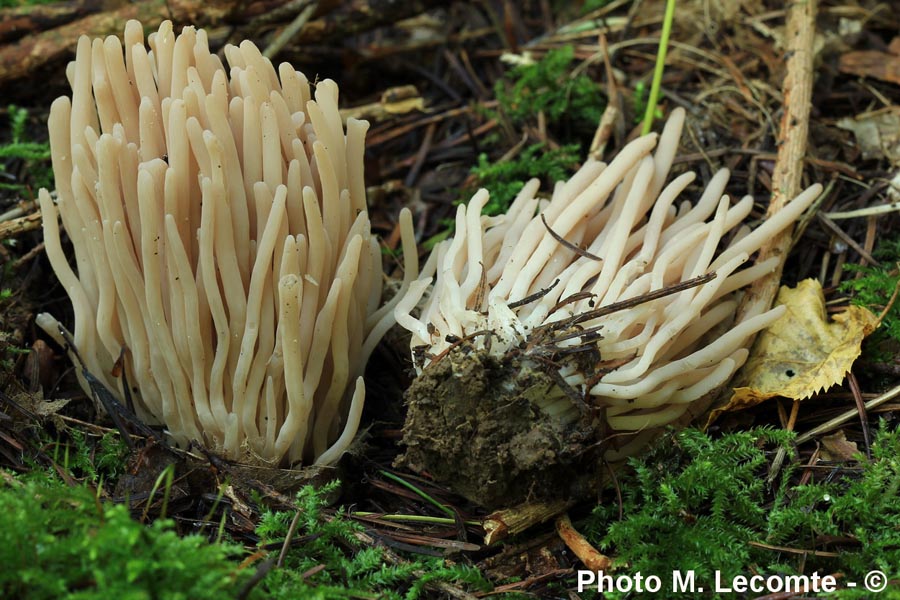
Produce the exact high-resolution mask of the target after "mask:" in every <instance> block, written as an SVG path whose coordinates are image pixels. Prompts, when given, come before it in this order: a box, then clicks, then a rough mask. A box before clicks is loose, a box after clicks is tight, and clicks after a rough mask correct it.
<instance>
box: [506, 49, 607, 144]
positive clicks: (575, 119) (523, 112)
mask: <svg viewBox="0 0 900 600" xmlns="http://www.w3.org/2000/svg"><path fill="white" fill-rule="evenodd" d="M574 59H575V50H574V49H573V47H572V46H562V47H560V48H555V49H553V50H550V51H549V52H547V54H546V55H545V56H544V57H543V58H542V59H541V60H539V61H536V62H534V63H531V64H526V65H519V66H516V67H514V68H513V69H512V70H511V71H510V72H509V73H507V75H506V77H505V78H504V79H501V80H500V81H498V82H497V83H496V85H495V86H494V93H495V95H496V97H497V100H498V102H499V103H500V107H501V110H502V112H503V114H505V115H506V117H507V118H509V120H510V121H511V122H512V123H513V124H514V125H521V124H523V123H526V122H528V121H530V120H534V119H535V118H536V116H537V114H538V112H543V113H544V115H545V116H546V117H547V120H548V121H549V122H550V123H551V124H555V125H563V126H566V127H569V128H570V129H571V130H575V131H578V132H580V133H583V134H586V135H582V136H581V137H585V138H586V139H587V140H590V138H591V137H592V136H593V132H594V129H595V128H596V127H597V123H599V122H600V117H601V116H602V114H603V109H604V107H605V106H606V103H605V100H604V98H603V96H602V94H601V93H600V88H599V86H598V85H597V84H596V83H595V82H594V81H593V80H592V79H591V78H590V77H588V76H587V75H585V74H584V73H583V72H582V73H579V74H574V73H573V72H572V66H571V64H572V62H573V61H574Z"/></svg>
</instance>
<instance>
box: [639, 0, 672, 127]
mask: <svg viewBox="0 0 900 600" xmlns="http://www.w3.org/2000/svg"><path fill="white" fill-rule="evenodd" d="M674 18H675V0H666V14H665V16H664V17H663V28H662V34H660V37H659V50H658V51H657V53H656V67H655V68H654V70H653V84H652V85H651V86H650V98H648V99H647V110H646V112H645V113H644V128H643V129H642V131H641V133H642V134H643V135H647V134H648V133H650V128H651V127H653V115H654V113H656V105H657V103H659V88H660V87H661V86H662V76H663V71H664V70H665V64H666V52H667V51H668V49H669V35H670V34H671V33H672V21H673V20H674Z"/></svg>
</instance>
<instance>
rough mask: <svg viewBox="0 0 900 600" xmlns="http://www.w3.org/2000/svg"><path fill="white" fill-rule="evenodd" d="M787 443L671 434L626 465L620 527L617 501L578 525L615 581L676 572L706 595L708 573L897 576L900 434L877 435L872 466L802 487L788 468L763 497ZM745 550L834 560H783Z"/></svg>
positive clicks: (763, 435)
mask: <svg viewBox="0 0 900 600" xmlns="http://www.w3.org/2000/svg"><path fill="white" fill-rule="evenodd" d="M790 439H791V434H789V433H787V432H784V431H775V430H771V429H757V430H753V431H748V432H740V433H733V434H728V435H725V436H723V437H722V438H720V439H717V440H713V439H711V438H710V437H708V436H707V435H705V434H704V433H702V432H700V431H697V430H685V431H682V432H680V433H677V434H672V435H670V436H668V437H667V438H666V439H665V440H664V441H663V442H662V443H660V444H657V446H656V447H655V449H654V450H651V451H650V452H649V453H648V454H647V455H646V456H644V457H642V458H640V459H633V460H632V461H631V466H632V467H633V469H634V471H633V473H632V474H630V475H628V476H626V477H624V478H623V479H620V481H619V487H620V489H621V490H622V502H623V504H622V507H621V509H622V512H623V515H624V516H623V518H622V519H619V518H618V515H619V510H620V507H619V505H618V504H617V503H616V502H614V501H613V502H610V503H606V504H602V505H600V506H598V507H597V508H596V509H595V510H594V513H593V515H592V516H591V517H590V518H589V519H587V521H586V522H584V523H583V524H582V527H584V528H585V529H586V531H587V532H588V535H589V537H590V538H591V539H592V540H593V542H594V543H596V544H597V545H598V546H599V547H600V548H602V549H603V550H605V551H606V552H609V553H611V554H612V555H613V556H614V557H615V562H616V564H617V565H618V568H619V571H617V573H631V574H634V573H637V572H638V571H640V572H641V573H643V574H644V575H645V576H646V575H650V574H654V575H657V576H660V577H661V578H662V579H663V581H671V573H672V572H673V571H674V570H680V571H682V572H685V571H686V570H687V569H693V570H694V571H695V574H696V578H697V583H698V585H701V586H704V587H705V588H706V590H708V591H709V590H711V588H712V582H713V575H714V571H715V570H719V571H721V573H722V576H721V577H722V580H723V581H730V580H731V578H732V577H734V576H737V575H745V576H749V575H751V574H756V573H761V574H785V575H787V574H800V573H805V574H811V573H813V572H814V571H818V572H819V573H820V574H821V575H825V574H831V573H835V572H839V571H840V572H842V573H844V580H845V581H855V582H860V585H861V582H862V581H863V577H864V576H865V574H866V573H867V572H868V571H870V570H872V569H881V570H883V571H884V572H885V573H886V574H887V575H888V577H889V578H890V579H893V580H895V581H896V580H897V579H898V578H900V566H898V565H900V498H898V487H900V433H898V432H897V431H888V430H887V428H886V427H884V426H882V428H881V430H880V431H879V433H878V435H877V436H876V439H875V442H874V444H873V446H872V451H873V457H872V460H871V461H870V462H867V461H862V459H860V460H861V461H862V462H861V463H860V464H859V465H849V466H848V467H845V468H842V469H837V470H835V472H834V473H832V474H831V476H829V477H826V478H824V480H823V481H821V482H818V481H816V482H812V483H808V484H806V485H802V486H799V485H796V484H795V483H793V482H794V481H795V479H794V477H793V475H794V470H793V469H792V468H790V467H787V468H785V469H783V470H782V472H781V474H780V476H779V479H778V481H777V482H776V483H775V484H774V485H773V487H772V488H771V489H770V488H769V486H768V485H767V484H766V475H767V468H768V465H769V463H770V461H771V453H772V452H774V451H775V450H777V448H779V447H784V448H788V447H789V444H790ZM839 473H840V475H837V474H839ZM835 475H837V476H835ZM828 540H838V541H839V542H840V543H836V542H833V543H830V544H829V543H828ZM751 542H758V543H762V544H768V545H771V546H780V547H786V548H793V549H798V550H803V549H807V550H827V551H829V552H837V554H838V556H837V557H836V558H833V557H829V556H815V555H813V554H812V553H810V554H804V553H802V552H797V553H790V552H779V551H777V550H773V549H768V548H762V547H760V546H758V545H752V544H751ZM861 592H865V590H864V589H863V590H853V589H846V590H842V591H840V592H839V593H838V596H839V597H848V598H849V597H863V596H864V595H865V594H863V596H860V595H859V594H860V593H861ZM891 592H892V589H889V590H887V592H885V594H890V593H891ZM606 597H608V598H614V597H620V596H616V595H615V594H608V595H607V596H606ZM668 597H677V594H670V595H668ZM681 597H685V598H690V597H697V594H696V593H693V594H683V595H682V596H681ZM879 597H890V596H889V595H882V596H879Z"/></svg>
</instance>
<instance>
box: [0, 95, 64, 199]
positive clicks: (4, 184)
mask: <svg viewBox="0 0 900 600" xmlns="http://www.w3.org/2000/svg"><path fill="white" fill-rule="evenodd" d="M7 116H8V119H9V140H10V141H9V142H7V143H5V144H0V190H12V191H13V192H14V193H18V194H22V193H23V192H25V191H26V190H28V189H31V190H37V189H39V188H42V187H46V188H51V187H53V172H52V170H51V168H50V144H48V143H46V142H35V141H33V140H31V139H29V137H28V135H27V133H26V131H25V128H26V125H27V123H28V117H29V113H28V111H27V110H26V109H24V108H20V107H18V106H14V105H10V106H9V108H8V109H7ZM18 161H24V163H25V168H24V169H23V172H24V173H25V177H24V178H23V180H21V181H16V178H15V177H13V176H11V175H9V174H8V169H9V168H11V165H12V164H13V163H16V162H18ZM9 180H12V181H16V182H15V183H8V181H9ZM32 195H34V194H32Z"/></svg>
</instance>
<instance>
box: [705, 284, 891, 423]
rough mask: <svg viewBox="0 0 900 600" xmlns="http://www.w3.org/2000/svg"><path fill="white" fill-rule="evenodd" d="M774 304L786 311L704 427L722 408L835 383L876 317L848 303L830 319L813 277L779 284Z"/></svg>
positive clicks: (806, 393) (799, 395)
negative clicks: (732, 391)
mask: <svg viewBox="0 0 900 600" xmlns="http://www.w3.org/2000/svg"><path fill="white" fill-rule="evenodd" d="M776 303H777V304H783V305H785V306H786V307H787V312H786V313H785V314H784V316H783V317H781V318H780V319H779V320H777V321H775V322H774V323H772V325H770V326H769V327H768V329H766V330H764V331H763V332H762V333H760V335H759V336H758V337H757V339H756V343H755V344H754V345H753V348H752V349H751V351H750V358H749V359H748V360H747V362H746V364H745V365H744V367H743V368H742V369H741V371H740V372H739V373H738V376H737V379H736V380H735V389H734V394H733V395H732V397H731V399H730V400H729V401H728V402H727V403H726V405H725V406H722V407H718V408H715V409H714V410H713V411H712V413H711V414H710V416H709V420H708V421H707V426H709V425H710V424H711V423H712V422H713V421H715V420H716V419H717V418H718V417H719V416H720V415H721V414H723V413H726V412H733V411H737V410H741V409H744V408H749V407H751V406H755V405H757V404H759V403H760V402H762V401H764V400H768V399H769V398H774V397H776V396H783V397H786V398H792V399H794V400H803V399H805V398H808V397H810V396H812V395H813V394H815V393H816V392H818V391H820V390H825V389H828V388H830V387H831V386H832V385H834V384H836V383H840V382H841V381H843V379H844V375H845V374H846V373H847V371H849V370H850V367H851V366H852V365H853V361H854V360H856V358H857V357H858V356H859V354H860V351H861V344H862V341H863V338H865V337H866V336H867V335H869V334H870V333H871V332H872V331H874V329H875V327H876V325H877V317H876V316H875V315H874V314H872V313H871V312H870V311H869V310H867V309H865V308H863V307H861V306H850V307H848V308H847V310H845V311H844V312H842V313H839V314H836V315H834V316H833V318H832V320H831V321H830V322H829V320H828V316H827V314H826V312H825V297H824V296H823V295H822V286H821V285H820V284H819V282H818V281H816V280H814V279H807V280H804V281H801V282H800V283H799V284H798V285H797V287H796V288H789V287H786V286H785V287H782V288H781V291H779V293H778V299H777V300H776Z"/></svg>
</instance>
